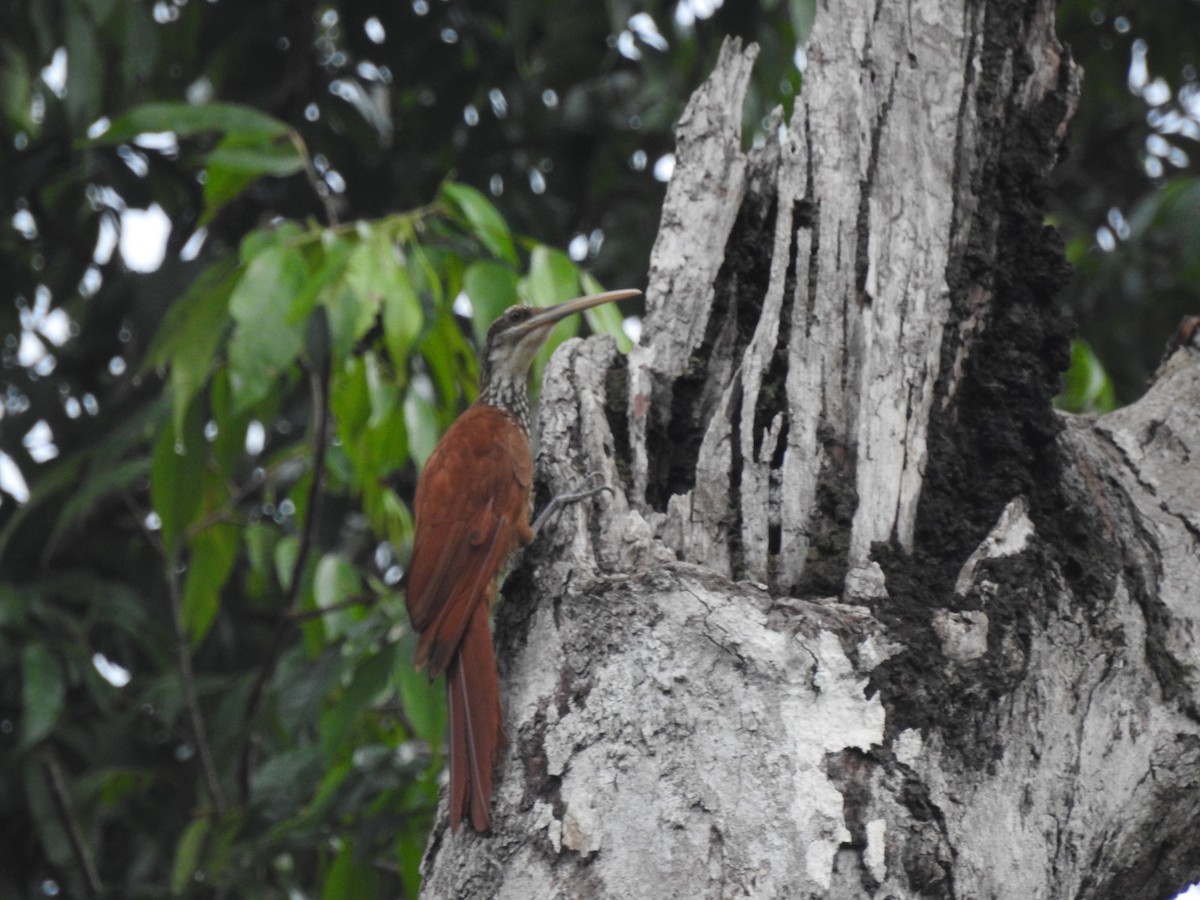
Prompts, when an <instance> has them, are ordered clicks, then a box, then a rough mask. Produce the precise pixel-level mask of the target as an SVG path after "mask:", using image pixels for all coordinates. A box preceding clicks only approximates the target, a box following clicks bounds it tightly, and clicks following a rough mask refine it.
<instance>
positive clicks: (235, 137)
mask: <svg viewBox="0 0 1200 900" xmlns="http://www.w3.org/2000/svg"><path fill="white" fill-rule="evenodd" d="M303 169H304V156H303V155H302V154H301V152H300V150H299V148H298V146H297V145H296V144H295V143H294V142H293V141H291V140H289V139H288V137H287V136H286V135H263V134H229V135H226V136H225V137H224V138H222V139H221V142H220V143H219V144H217V147H216V149H215V150H213V152H212V153H210V154H209V155H208V157H207V159H206V161H205V167H204V173H205V180H204V213H203V215H201V217H200V222H199V225H201V226H204V225H207V224H208V223H209V222H211V221H212V219H213V217H214V216H215V215H216V214H217V213H218V212H219V211H220V210H221V208H222V207H223V206H224V205H225V204H226V203H228V202H229V201H230V200H233V199H234V198H235V197H237V196H238V195H239V194H240V193H241V192H242V191H243V190H245V189H246V187H248V186H249V185H250V184H252V183H253V182H255V181H257V180H258V179H259V178H262V177H263V176H266V175H270V176H273V177H276V178H283V177H286V176H288V175H294V174H296V173H297V172H300V171H303Z"/></svg>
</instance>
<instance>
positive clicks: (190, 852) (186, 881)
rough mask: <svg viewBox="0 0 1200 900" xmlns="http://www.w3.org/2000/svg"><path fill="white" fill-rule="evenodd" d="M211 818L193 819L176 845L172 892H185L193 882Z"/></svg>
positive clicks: (172, 870) (177, 893)
mask: <svg viewBox="0 0 1200 900" xmlns="http://www.w3.org/2000/svg"><path fill="white" fill-rule="evenodd" d="M208 829H209V820H208V819H207V818H201V819H192V821H191V823H190V824H189V825H188V827H187V828H185V829H184V830H183V836H182V837H181V838H180V839H179V843H178V844H177V845H176V846H175V862H174V864H173V865H172V866H171V893H172V894H175V895H179V894H182V893H184V892H185V891H186V890H187V889H188V887H189V886H190V885H191V883H192V878H193V877H194V876H195V874H196V869H197V868H198V867H199V865H200V853H201V851H203V850H204V839H205V838H206V837H208Z"/></svg>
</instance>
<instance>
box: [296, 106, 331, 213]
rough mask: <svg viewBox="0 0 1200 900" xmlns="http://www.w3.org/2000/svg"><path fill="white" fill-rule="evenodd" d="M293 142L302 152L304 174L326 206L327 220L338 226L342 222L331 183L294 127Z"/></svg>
mask: <svg viewBox="0 0 1200 900" xmlns="http://www.w3.org/2000/svg"><path fill="white" fill-rule="evenodd" d="M290 135H291V139H292V144H293V145H294V146H295V147H296V150H297V151H299V153H300V158H301V159H303V160H304V175H305V177H306V178H307V179H308V183H309V185H310V186H311V187H312V189H313V193H314V194H316V195H317V199H318V200H320V201H321V206H322V207H324V208H325V221H326V222H328V223H329V224H330V225H332V226H333V227H335V228H336V227H337V226H338V225H340V224H341V223H340V222H339V220H338V212H337V205H336V204H335V203H334V200H333V198H332V197H331V196H329V185H327V184H326V183H325V180H324V179H323V178H322V177H321V175H320V173H319V172H317V168H316V166H314V165H313V161H312V155H311V154H310V153H309V152H308V146H307V145H306V144H305V143H304V138H302V137H300V133H299V132H297V131H296V130H295V129H294V128H293V129H291V130H290Z"/></svg>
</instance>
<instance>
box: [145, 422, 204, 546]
mask: <svg viewBox="0 0 1200 900" xmlns="http://www.w3.org/2000/svg"><path fill="white" fill-rule="evenodd" d="M207 449H208V448H207V445H206V444H205V441H204V422H203V417H202V415H201V412H200V404H198V403H193V404H192V405H191V406H190V407H189V408H188V412H187V415H186V417H185V419H184V430H183V431H182V432H178V433H177V431H176V429H175V426H174V425H172V426H171V427H169V428H163V430H162V432H161V433H160V434H159V436H158V440H157V441H155V443H154V450H153V454H152V457H151V465H150V503H151V505H152V506H153V507H154V511H155V512H156V513H158V517H159V520H160V522H161V527H162V539H163V544H164V545H165V546H166V548H167V551H168V553H173V552H174V550H175V548H176V546H177V545H178V542H179V540H180V538H181V537H182V535H183V532H184V530H185V529H186V528H187V526H188V525H189V524H190V523H191V521H192V519H193V518H194V517H195V516H196V513H197V512H198V511H199V509H200V501H201V500H202V499H203V496H204V469H205V457H206V455H207Z"/></svg>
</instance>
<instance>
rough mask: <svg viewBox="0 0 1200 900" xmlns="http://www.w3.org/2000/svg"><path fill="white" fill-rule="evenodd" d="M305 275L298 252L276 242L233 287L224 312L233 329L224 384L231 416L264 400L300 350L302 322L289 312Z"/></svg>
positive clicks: (255, 257) (250, 264) (302, 284)
mask: <svg viewBox="0 0 1200 900" xmlns="http://www.w3.org/2000/svg"><path fill="white" fill-rule="evenodd" d="M306 275H307V272H306V271H305V265H304V256H303V254H302V253H301V252H300V251H299V250H297V249H296V248H295V247H291V246H288V245H285V244H278V243H277V244H272V245H270V246H268V247H266V248H265V249H264V250H262V251H261V252H259V253H257V254H255V255H254V257H253V258H252V259H251V260H250V262H249V264H248V265H247V267H246V272H245V274H244V275H243V276H242V278H241V280H240V281H238V283H237V286H236V287H235V288H234V289H233V293H232V294H231V295H230V298H229V312H230V315H232V316H233V318H234V321H235V322H236V323H237V326H236V328H235V330H234V332H233V337H232V339H231V340H230V342H229V370H230V371H229V383H230V387H231V388H232V389H233V409H234V411H235V412H242V411H244V410H246V409H248V408H249V407H251V406H253V405H254V404H255V403H257V402H258V401H259V400H261V399H262V398H263V397H265V396H266V395H267V393H268V392H269V391H270V390H271V387H272V385H273V384H274V382H275V379H276V378H278V377H279V375H280V374H281V373H282V372H283V371H284V369H286V368H287V367H288V366H289V365H291V363H292V362H293V361H294V360H295V359H296V357H297V356H298V355H299V353H300V350H301V349H302V348H303V346H304V326H303V323H296V322H292V321H291V319H290V316H289V315H288V311H289V307H290V304H291V302H292V298H293V297H294V296H295V295H296V294H297V293H299V292H300V291H301V290H302V289H303V286H304V281H305V277H306Z"/></svg>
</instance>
